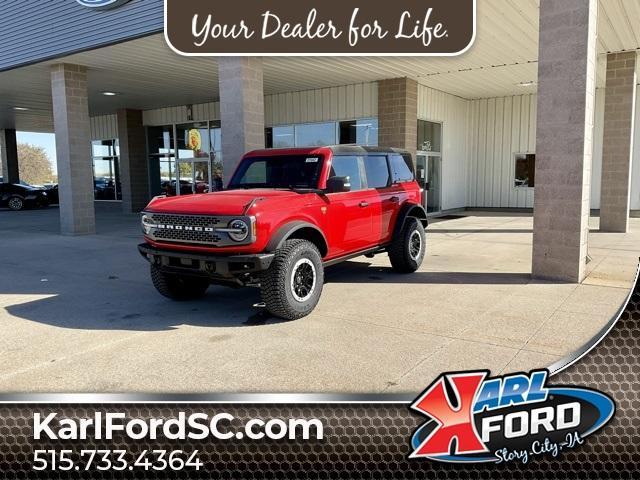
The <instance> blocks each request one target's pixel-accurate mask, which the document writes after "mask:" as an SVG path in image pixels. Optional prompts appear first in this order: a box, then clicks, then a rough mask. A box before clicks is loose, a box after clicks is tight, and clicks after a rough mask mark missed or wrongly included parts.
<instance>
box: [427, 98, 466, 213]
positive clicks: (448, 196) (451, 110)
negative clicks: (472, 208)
mask: <svg viewBox="0 0 640 480" xmlns="http://www.w3.org/2000/svg"><path fill="white" fill-rule="evenodd" d="M469 103H470V102H469V101H468V100H465V99H463V98H460V97H456V96H455V95H450V94H448V93H445V92H442V91H440V90H434V89H432V88H429V87H425V86H424V85H418V119H420V120H429V121H432V122H440V123H442V126H443V128H442V209H443V210H450V209H454V208H464V207H465V206H466V202H467V200H466V185H467V175H468V161H467V157H468V153H469V152H468V148H467V145H468V139H467V130H468V124H467V121H468V120H467V119H468V115H469Z"/></svg>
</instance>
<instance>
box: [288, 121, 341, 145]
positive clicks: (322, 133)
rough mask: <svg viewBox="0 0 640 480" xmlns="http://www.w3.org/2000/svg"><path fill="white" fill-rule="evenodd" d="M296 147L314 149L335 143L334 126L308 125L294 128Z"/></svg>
mask: <svg viewBox="0 0 640 480" xmlns="http://www.w3.org/2000/svg"><path fill="white" fill-rule="evenodd" d="M295 137H296V147H316V146H318V147H319V146H323V145H334V144H335V143H336V124H335V122H328V123H309V124H303V125H296V126H295Z"/></svg>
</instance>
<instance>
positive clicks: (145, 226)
mask: <svg viewBox="0 0 640 480" xmlns="http://www.w3.org/2000/svg"><path fill="white" fill-rule="evenodd" d="M152 226H153V219H152V218H151V216H150V215H146V214H145V215H142V231H143V232H144V233H146V234H147V235H148V234H149V233H151V228H152Z"/></svg>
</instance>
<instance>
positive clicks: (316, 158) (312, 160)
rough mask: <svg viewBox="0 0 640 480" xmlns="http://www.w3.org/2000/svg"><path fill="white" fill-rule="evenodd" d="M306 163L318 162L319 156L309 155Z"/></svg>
mask: <svg viewBox="0 0 640 480" xmlns="http://www.w3.org/2000/svg"><path fill="white" fill-rule="evenodd" d="M304 163H318V157H309V158H307V159H306V160H305V162H304Z"/></svg>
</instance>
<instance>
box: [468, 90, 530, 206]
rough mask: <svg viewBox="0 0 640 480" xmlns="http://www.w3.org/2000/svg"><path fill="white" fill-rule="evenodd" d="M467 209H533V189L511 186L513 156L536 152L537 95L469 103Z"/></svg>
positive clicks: (512, 183) (513, 168) (512, 181)
mask: <svg viewBox="0 0 640 480" xmlns="http://www.w3.org/2000/svg"><path fill="white" fill-rule="evenodd" d="M470 129H471V132H470V133H469V137H470V138H471V140H470V143H469V177H468V178H469V181H468V185H467V189H468V198H467V203H468V206H469V207H489V208H532V207H533V189H532V188H516V187H514V173H515V158H514V154H515V153H535V143H536V96H535V95H518V96H514V97H502V98H489V99H480V100H473V101H471V104H470Z"/></svg>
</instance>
